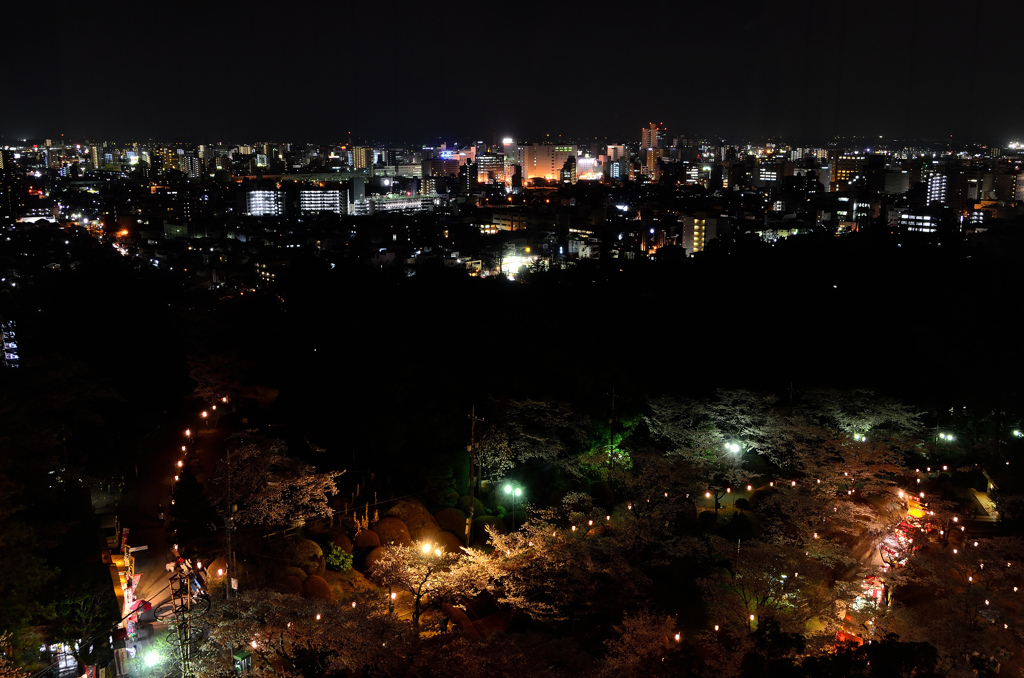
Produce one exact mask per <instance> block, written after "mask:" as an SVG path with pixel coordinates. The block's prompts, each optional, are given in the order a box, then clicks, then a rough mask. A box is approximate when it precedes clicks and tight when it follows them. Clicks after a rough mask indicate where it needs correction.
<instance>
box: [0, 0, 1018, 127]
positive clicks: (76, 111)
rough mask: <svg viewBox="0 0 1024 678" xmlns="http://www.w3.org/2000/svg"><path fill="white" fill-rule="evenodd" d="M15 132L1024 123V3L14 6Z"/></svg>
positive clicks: (10, 110)
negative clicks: (1021, 31) (1022, 35)
mask: <svg viewBox="0 0 1024 678" xmlns="http://www.w3.org/2000/svg"><path fill="white" fill-rule="evenodd" d="M4 13H5V20H4V24H5V30H4V38H3V40H4V42H5V43H6V44H5V52H7V53H8V54H9V55H13V58H8V59H7V60H6V64H5V66H4V68H3V69H2V70H0V91H2V92H3V97H2V100H0V134H2V135H3V137H4V139H5V140H6V141H7V142H10V141H11V140H13V139H16V138H22V137H32V138H43V137H51V138H53V137H59V135H60V134H61V133H62V132H63V133H65V134H66V135H67V136H68V137H69V138H83V137H87V138H95V139H100V140H111V141H115V140H127V139H147V138H153V139H158V140H168V141H175V140H176V141H186V142H187V141H191V142H204V141H214V142H216V141H221V140H233V141H236V142H238V141H262V140H291V141H318V142H322V143H327V142H332V141H343V140H347V139H348V138H349V133H350V132H351V134H352V137H353V138H354V139H355V140H357V141H388V142H392V143H402V142H410V143H412V142H425V141H430V140H434V141H437V140H445V141H449V142H452V141H473V140H484V141H494V140H496V139H498V138H500V137H502V136H515V137H518V138H524V139H525V138H536V137H543V136H544V135H547V134H550V135H551V138H552V139H557V138H558V135H559V134H561V135H563V138H568V137H575V138H586V137H591V138H592V137H594V136H598V137H602V138H603V137H608V139H609V141H613V140H614V141H623V140H624V141H634V140H638V139H639V129H640V127H641V126H642V125H644V124H645V123H647V122H648V121H655V122H664V123H665V125H666V126H667V127H668V130H669V134H670V135H677V134H687V135H690V136H720V137H722V138H726V139H729V140H732V141H740V140H743V139H750V140H761V139H764V138H766V137H770V136H784V137H785V138H787V139H791V140H796V139H797V138H799V140H806V141H809V142H823V141H825V140H827V139H828V138H830V137H832V136H835V135H847V136H848V135H868V136H874V137H877V136H879V135H884V136H885V137H888V138H899V139H902V138H925V139H929V138H930V139H938V138H943V137H948V135H950V134H953V135H954V136H955V139H957V140H958V141H964V142H985V143H993V144H996V145H1000V144H1005V143H1006V142H1007V141H1008V140H1010V139H1012V138H1016V137H1019V136H1020V137H1024V116H1022V115H1021V113H1020V112H1021V111H1022V110H1024V89H1022V88H1021V87H1020V84H1019V81H1020V78H1019V71H1020V67H1021V63H1022V62H1024V59H1022V57H1021V56H1020V50H1019V47H1018V45H1017V42H1018V41H1017V39H1016V33H1017V30H1018V28H1019V27H1020V25H1021V19H1024V3H1020V2H1018V1H1016V0H992V1H990V2H986V3H969V2H957V1H954V0H929V1H924V0H888V1H875V0H857V1H855V2H852V1H851V2H846V1H834V0H813V1H810V0H806V1H805V0H782V1H780V2H753V1H750V0H734V1H733V2H728V1H726V2H700V3H695V2H644V3H614V5H611V4H610V3H597V2H595V3H590V4H585V3H577V2H571V3H570V2H550V1H549V2H520V3H515V2H501V3H498V2H406V1H401V2H362V3H356V2H342V1H338V2H331V3H326V2H266V1H262V0H260V1H257V0H253V1H251V2H246V3H238V2H211V1H209V0H204V1H202V2H197V1H194V0H185V1H182V2H137V1H131V2H126V1H118V0H108V1H104V2H92V1H79V2H57V3H45V4H44V3H17V5H16V6H15V7H13V8H12V7H5V9H4Z"/></svg>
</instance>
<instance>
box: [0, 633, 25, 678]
mask: <svg viewBox="0 0 1024 678" xmlns="http://www.w3.org/2000/svg"><path fill="white" fill-rule="evenodd" d="M10 642H11V634H10V633H9V632H7V631H4V632H3V633H0V678H27V676H28V673H26V672H25V671H22V670H21V669H19V668H17V667H16V666H15V665H14V664H13V663H12V662H11V660H10V658H9V657H8V656H7V655H6V654H5V651H4V649H5V648H7V647H8V646H9V645H10Z"/></svg>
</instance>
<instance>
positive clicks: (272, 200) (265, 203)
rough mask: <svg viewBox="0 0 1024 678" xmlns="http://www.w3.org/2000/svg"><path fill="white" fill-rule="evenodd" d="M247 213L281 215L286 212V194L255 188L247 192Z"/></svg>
mask: <svg viewBox="0 0 1024 678" xmlns="http://www.w3.org/2000/svg"><path fill="white" fill-rule="evenodd" d="M245 213H246V214H247V215H249V216H252V217H279V216H281V215H282V214H284V194H283V193H281V192H280V191H272V190H255V191H249V192H248V193H246V194H245Z"/></svg>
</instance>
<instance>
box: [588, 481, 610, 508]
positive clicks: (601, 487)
mask: <svg viewBox="0 0 1024 678" xmlns="http://www.w3.org/2000/svg"><path fill="white" fill-rule="evenodd" d="M590 496H591V497H593V498H594V504H595V505H597V506H601V507H603V508H609V507H611V506H612V504H614V503H615V493H614V492H612V488H611V486H610V485H609V484H608V483H606V482H603V481H602V482H597V483H591V484H590Z"/></svg>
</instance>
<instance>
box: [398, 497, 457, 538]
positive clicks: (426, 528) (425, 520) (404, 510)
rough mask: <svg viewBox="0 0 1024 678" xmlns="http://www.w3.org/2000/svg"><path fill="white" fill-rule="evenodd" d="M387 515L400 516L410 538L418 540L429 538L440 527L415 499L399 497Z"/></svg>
mask: <svg viewBox="0 0 1024 678" xmlns="http://www.w3.org/2000/svg"><path fill="white" fill-rule="evenodd" d="M452 503H454V502H452ZM388 515H389V516H395V517H396V518H400V519H401V520H402V522H403V523H405V526H406V528H408V530H409V534H410V535H411V536H412V538H413V539H416V540H419V541H422V540H424V539H428V538H430V536H431V535H434V534H437V532H438V531H439V530H440V529H441V527H440V526H439V525H438V524H437V520H435V519H434V516H432V515H431V514H430V511H428V510H427V507H425V506H424V505H423V504H422V503H420V502H419V501H417V500H415V499H400V500H399V501H398V502H397V503H395V505H394V506H393V507H391V509H390V510H389V511H388Z"/></svg>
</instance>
